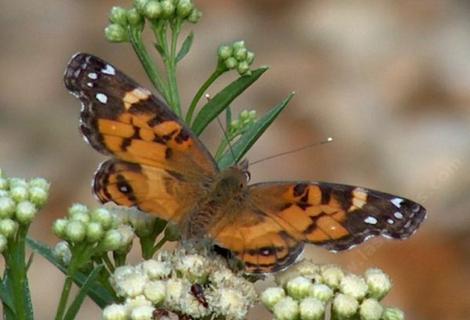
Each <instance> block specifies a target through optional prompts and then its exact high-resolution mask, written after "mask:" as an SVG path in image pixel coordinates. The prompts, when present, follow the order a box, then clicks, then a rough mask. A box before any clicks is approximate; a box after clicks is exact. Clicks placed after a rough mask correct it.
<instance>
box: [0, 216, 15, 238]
mask: <svg viewBox="0 0 470 320" xmlns="http://www.w3.org/2000/svg"><path fill="white" fill-rule="evenodd" d="M17 230H18V223H17V222H16V221H14V220H11V219H8V218H7V219H2V220H0V233H1V234H2V235H4V236H5V237H6V238H13V237H14V236H15V234H16V231H17Z"/></svg>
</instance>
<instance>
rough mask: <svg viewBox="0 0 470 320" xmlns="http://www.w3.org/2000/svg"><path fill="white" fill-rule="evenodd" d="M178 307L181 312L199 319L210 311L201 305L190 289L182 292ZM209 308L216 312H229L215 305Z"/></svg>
mask: <svg viewBox="0 0 470 320" xmlns="http://www.w3.org/2000/svg"><path fill="white" fill-rule="evenodd" d="M220 300H223V296H221V299H220ZM180 308H181V312H182V313H184V314H187V315H190V316H191V317H193V318H196V319H200V318H203V317H205V316H207V315H208V314H209V312H210V311H211V310H209V308H206V307H204V305H202V304H201V303H200V302H199V300H197V298H196V297H195V296H194V295H193V294H192V293H191V292H190V291H186V292H184V293H183V295H182V297H181V298H180ZM211 309H212V311H214V310H217V311H215V312H216V313H218V314H227V312H229V309H228V308H225V309H222V310H218V309H217V307H216V306H211ZM227 319H234V320H235V319H236V318H235V317H232V318H229V317H227Z"/></svg>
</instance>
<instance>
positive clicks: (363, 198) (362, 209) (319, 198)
mask: <svg viewBox="0 0 470 320" xmlns="http://www.w3.org/2000/svg"><path fill="white" fill-rule="evenodd" d="M249 188H250V195H251V199H252V202H253V203H254V206H256V207H257V208H259V210H261V211H262V212H264V213H266V214H268V215H269V216H271V217H272V218H273V219H276V220H278V221H279V220H280V221H281V222H280V223H281V224H282V225H283V226H284V227H286V228H289V230H292V229H294V230H295V232H296V233H297V234H298V235H299V236H300V237H301V238H302V239H303V240H304V241H306V242H310V243H314V244H317V245H321V246H324V247H326V248H327V249H329V250H333V251H336V250H345V249H348V248H350V247H352V246H354V245H357V244H359V243H361V242H363V241H364V240H366V239H367V238H369V237H372V236H377V235H382V236H385V237H390V238H395V239H405V238H408V237H409V236H410V235H412V234H413V233H414V232H415V231H416V229H417V228H418V227H419V225H420V224H421V222H422V221H423V219H424V218H425V216H426V210H425V209H424V208H423V207H422V206H421V205H419V204H417V203H415V202H413V201H411V200H408V199H404V198H401V197H397V196H394V195H390V194H387V193H383V192H378V191H373V190H368V189H365V188H361V187H353V186H346V185H340V184H331V183H321V182H293V183H286V182H279V183H276V182H274V183H260V184H255V185H252V186H250V187H249Z"/></svg>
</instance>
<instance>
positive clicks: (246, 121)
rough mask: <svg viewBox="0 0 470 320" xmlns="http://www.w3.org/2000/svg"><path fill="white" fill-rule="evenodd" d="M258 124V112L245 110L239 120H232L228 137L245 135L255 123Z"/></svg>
mask: <svg viewBox="0 0 470 320" xmlns="http://www.w3.org/2000/svg"><path fill="white" fill-rule="evenodd" d="M255 122H256V110H250V111H248V110H243V111H242V112H240V115H239V116H238V119H235V120H232V121H231V122H230V125H229V127H228V132H227V134H228V136H229V137H235V136H238V135H240V134H243V133H244V132H245V131H246V130H247V129H248V128H249V127H250V126H251V125H252V124H253V123H255Z"/></svg>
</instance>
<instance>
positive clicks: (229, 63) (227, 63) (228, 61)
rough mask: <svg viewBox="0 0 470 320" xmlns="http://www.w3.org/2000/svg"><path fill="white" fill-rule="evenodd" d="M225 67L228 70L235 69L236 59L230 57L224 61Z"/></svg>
mask: <svg viewBox="0 0 470 320" xmlns="http://www.w3.org/2000/svg"><path fill="white" fill-rule="evenodd" d="M224 64H225V67H226V68H227V69H229V70H232V69H235V68H236V67H237V65H238V61H237V59H235V58H233V57H230V58H228V59H225V61H224Z"/></svg>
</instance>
